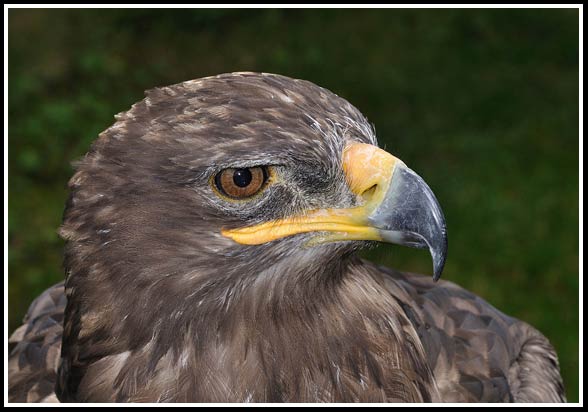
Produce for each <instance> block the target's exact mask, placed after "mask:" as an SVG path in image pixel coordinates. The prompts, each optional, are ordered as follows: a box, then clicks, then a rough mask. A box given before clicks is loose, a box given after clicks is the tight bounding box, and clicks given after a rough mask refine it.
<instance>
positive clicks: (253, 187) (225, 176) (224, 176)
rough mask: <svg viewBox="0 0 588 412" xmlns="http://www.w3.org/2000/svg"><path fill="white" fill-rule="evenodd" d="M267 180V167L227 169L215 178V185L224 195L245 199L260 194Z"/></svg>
mask: <svg viewBox="0 0 588 412" xmlns="http://www.w3.org/2000/svg"><path fill="white" fill-rule="evenodd" d="M267 178H268V171H267V167H265V166H257V167H247V168H240V169H225V170H223V171H222V172H220V173H219V174H217V175H216V176H215V177H214V183H215V185H216V187H217V189H218V190H219V191H220V192H221V193H222V194H223V195H226V196H228V197H231V198H234V199H245V198H247V197H251V196H253V195H255V194H256V193H257V192H259V191H260V190H261V188H262V187H263V185H264V183H265V182H266V181H267Z"/></svg>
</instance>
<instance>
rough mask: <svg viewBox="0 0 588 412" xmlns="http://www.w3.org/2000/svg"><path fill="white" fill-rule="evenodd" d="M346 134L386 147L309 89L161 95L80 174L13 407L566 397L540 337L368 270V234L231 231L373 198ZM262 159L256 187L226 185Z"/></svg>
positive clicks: (420, 284)
mask: <svg viewBox="0 0 588 412" xmlns="http://www.w3.org/2000/svg"><path fill="white" fill-rule="evenodd" d="M353 143H363V144H369V145H375V144H376V140H375V136H374V133H373V130H372V128H371V127H370V125H369V124H368V123H367V121H366V120H365V118H364V117H363V116H362V115H361V113H359V111H357V109H355V108H354V107H353V106H351V105H350V104H349V103H348V102H346V101H345V100H344V99H342V98H340V97H338V96H336V95H334V94H333V93H331V92H329V91H327V90H325V89H322V88H320V87H318V86H315V85H313V84H312V83H309V82H306V81H300V80H293V79H289V78H286V77H283V76H277V75H269V74H255V73H234V74H227V75H221V76H215V77H210V78H206V79H200V80H195V81H189V82H185V83H181V84H178V85H174V86H170V87H165V88H159V89H154V90H151V91H149V92H148V93H147V98H146V99H144V100H143V101H141V102H139V103H137V104H135V105H134V106H133V107H132V108H131V110H129V111H128V112H126V113H123V114H120V115H118V116H117V122H116V123H115V124H114V125H113V126H112V127H110V128H109V129H107V130H106V131H105V132H103V133H102V134H101V135H100V137H99V139H98V140H97V141H96V142H95V143H94V144H93V146H92V148H91V150H90V152H89V153H88V155H86V157H85V158H84V159H82V160H81V161H80V162H79V163H78V164H77V172H76V174H75V175H74V177H73V178H72V179H71V181H70V189H71V195H70V199H69V201H68V204H67V207H66V211H65V214H64V221H63V226H62V228H61V231H60V234H61V236H62V237H63V238H64V239H65V240H66V241H67V244H66V250H65V260H64V266H65V269H66V280H65V284H63V283H62V284H59V285H56V286H54V287H53V288H51V289H49V290H47V291H46V292H45V293H43V294H42V295H41V296H39V297H38V298H37V300H35V302H34V303H33V304H32V306H31V308H30V309H29V312H28V314H27V316H26V318H25V321H24V325H23V326H21V327H20V328H19V329H18V330H17V331H16V332H14V334H13V335H12V337H11V341H12V342H16V343H17V345H16V347H15V348H14V350H13V351H12V353H11V355H10V360H9V361H10V364H9V398H10V401H12V402H41V401H56V400H57V399H59V400H60V401H64V402H69V401H79V402H85V401H94V402H111V401H115V402H125V401H132V402H226V401H229V402H357V401H361V402H382V401H384V402H563V401H565V398H564V395H563V386H562V381H561V377H560V374H559V367H558V362H557V356H556V354H555V352H554V350H553V348H552V347H551V345H550V344H549V342H548V341H547V339H546V338H545V337H544V336H542V335H541V334H540V333H539V332H537V331H536V330H535V329H533V328H532V327H531V326H529V325H527V324H526V323H524V322H521V321H519V320H516V319H513V318H511V317H508V316H506V315H504V314H502V313H501V312H499V311H498V310H496V309H495V308H493V307H492V306H491V305H489V304H488V303H486V302H485V301H484V300H482V299H481V298H479V297H477V296H475V295H473V294H472V293H470V292H467V291H465V290H464V289H462V288H460V287H459V286H457V285H455V284H453V283H451V282H447V281H439V282H434V281H433V280H432V279H430V278H429V277H425V276H421V275H415V274H408V273H400V272H396V271H393V270H390V269H387V268H384V267H379V266H376V265H374V264H372V263H369V262H366V261H363V260H361V259H359V258H358V257H356V256H355V254H354V253H355V251H356V250H357V249H359V248H361V247H363V246H365V245H366V244H367V243H368V242H366V241H361V240H347V241H336V242H324V243H318V244H315V243H312V242H311V243H309V241H313V240H316V239H317V234H316V233H312V232H300V233H296V234H294V235H291V236H283V237H281V238H278V239H276V240H272V241H268V242H263V243H260V244H241V243H240V242H239V241H236V240H234V239H231V238H230V237H228V236H225V235H223V230H224V229H226V228H237V229H239V228H247V227H251V226H256V225H260V224H263V223H264V222H277V221H280V219H286V218H289V217H291V216H297V217H300V218H301V219H302V218H305V217H306V216H308V215H309V212H310V211H314V210H330V209H333V208H334V209H338V210H340V209H345V208H353V207H357V206H358V205H361V204H362V201H364V200H365V199H368V200H369V198H367V197H365V198H364V197H361V196H356V195H355V191H354V190H353V188H350V184H349V182H348V181H347V180H346V177H345V176H346V173H348V171H347V170H345V171H344V169H345V165H346V163H344V160H343V159H342V153H343V152H344V149H345V148H346V147H348V146H349V145H350V144H353ZM265 165H269V166H271V168H272V169H271V170H272V175H271V177H270V178H269V180H268V182H267V183H266V186H265V187H264V189H263V190H262V191H260V193H259V194H258V195H255V196H252V197H251V198H247V199H245V200H235V199H228V198H227V197H226V196H223V195H222V194H220V195H219V193H218V191H217V190H216V189H215V186H214V181H215V180H214V176H215V175H217V174H218V173H219V172H221V171H223V170H226V169H230V168H237V169H238V168H240V170H241V169H243V170H244V169H247V168H251V167H261V166H263V167H265ZM235 182H237V180H235ZM237 183H238V182H237ZM362 199H363V200H362ZM329 208H330V209H329ZM403 224H408V223H406V222H404V223H403ZM386 229H390V228H388V227H386ZM443 236H444V231H443ZM402 241H403V242H406V244H410V245H412V246H422V245H423V243H420V244H419V243H418V242H417V241H415V240H414V239H413V238H411V242H412V243H410V242H408V241H406V239H403V240H402ZM429 247H431V246H430V245H429ZM434 258H435V255H434ZM440 265H441V267H442V261H441V263H440Z"/></svg>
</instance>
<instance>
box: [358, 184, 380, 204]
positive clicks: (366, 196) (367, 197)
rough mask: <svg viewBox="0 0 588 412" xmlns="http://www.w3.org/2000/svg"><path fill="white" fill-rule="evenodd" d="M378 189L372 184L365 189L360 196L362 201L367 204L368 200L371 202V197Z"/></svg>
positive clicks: (376, 185)
mask: <svg viewBox="0 0 588 412" xmlns="http://www.w3.org/2000/svg"><path fill="white" fill-rule="evenodd" d="M377 188H378V184H377V183H376V184H374V185H372V186H370V187H369V188H367V189H366V190H364V191H363V193H362V194H361V195H360V196H361V198H362V199H363V201H364V202H369V201H370V200H372V197H373V196H374V193H376V189H377Z"/></svg>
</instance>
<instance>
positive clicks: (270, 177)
mask: <svg viewBox="0 0 588 412" xmlns="http://www.w3.org/2000/svg"><path fill="white" fill-rule="evenodd" d="M256 167H259V168H263V169H265V171H264V175H266V174H267V177H266V178H265V181H264V182H263V184H262V185H261V187H260V189H259V190H258V191H257V192H256V193H254V194H252V195H251V196H248V197H243V198H238V197H231V196H230V195H228V194H227V193H224V189H223V188H219V187H217V182H216V178H217V176H218V175H219V174H220V173H222V172H223V171H225V170H229V169H251V168H256ZM275 182H276V171H275V166H273V165H259V166H246V167H231V166H227V167H223V168H222V169H220V170H218V171H216V172H214V173H212V174H211V175H210V176H209V178H208V184H209V186H210V187H211V188H212V190H213V192H214V193H215V194H216V195H217V196H218V197H220V198H221V199H223V200H225V201H229V202H232V203H241V202H248V201H250V200H252V199H255V198H258V197H259V196H261V195H262V194H263V193H264V192H265V191H266V190H267V189H268V188H269V187H270V186H271V185H272V184H273V183H275Z"/></svg>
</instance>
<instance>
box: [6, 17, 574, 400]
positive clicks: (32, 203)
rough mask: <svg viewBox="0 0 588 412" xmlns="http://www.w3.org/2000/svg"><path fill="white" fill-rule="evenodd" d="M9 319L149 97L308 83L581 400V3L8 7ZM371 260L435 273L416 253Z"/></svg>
mask: <svg viewBox="0 0 588 412" xmlns="http://www.w3.org/2000/svg"><path fill="white" fill-rule="evenodd" d="M8 68H9V199H8V206H9V214H8V218H9V257H8V259H9V309H10V312H9V328H10V330H13V329H14V328H16V327H17V325H18V324H19V322H20V321H21V319H22V317H23V315H24V313H25V311H26V309H27V307H28V305H29V304H30V303H31V301H32V299H33V298H34V297H35V296H36V295H37V294H39V293H40V292H41V291H42V290H44V289H45V288H46V287H48V286H50V285H51V284H53V283H55V282H57V281H59V280H60V279H62V278H63V274H62V271H61V257H62V246H63V242H62V241H61V240H60V239H59V238H58V236H57V234H56V230H57V228H58V226H59V224H60V221H61V213H62V210H63V205H64V202H65V199H66V196H67V190H66V184H67V180H68V179H69V177H70V176H71V174H72V168H71V166H70V162H71V161H73V160H75V159H77V158H79V157H80V156H82V155H83V154H84V153H85V152H86V151H87V149H88V148H89V145H90V142H91V141H92V140H94V139H95V138H96V137H97V135H98V133H99V132H100V131H102V130H104V129H105V128H106V127H108V126H109V125H111V124H112V123H113V121H114V120H113V115H114V114H115V113H118V112H120V111H124V110H127V109H128V108H129V107H130V105H131V104H132V103H134V102H135V101H137V100H140V99H141V98H142V97H143V90H145V89H148V88H152V87H155V86H163V85H168V84H173V83H177V82H181V81H184V80H188V79H194V78H198V77H202V76H207V75H212V74H218V73H223V72H231V71H242V70H253V71H265V72H273V73H279V74H284V75H287V76H291V77H296V78H303V79H306V80H310V81H313V82H315V83H317V84H319V85H321V86H323V87H326V88H328V89H331V90H332V91H334V92H335V93H337V94H339V95H341V96H343V97H345V98H346V99H347V100H349V101H350V102H351V103H352V104H354V105H355V106H356V107H358V108H359V109H360V110H361V111H362V112H363V113H364V114H365V115H366V116H367V117H368V118H369V119H370V121H371V122H373V123H374V124H375V125H376V129H377V135H378V137H379V140H380V143H381V145H382V146H384V147H386V148H387V150H389V151H390V152H392V153H394V154H395V155H397V156H398V157H400V158H401V159H403V160H404V161H405V162H406V163H407V164H408V165H409V166H410V167H411V168H413V169H414V170H415V171H417V172H418V173H419V174H420V175H421V176H422V177H423V178H424V179H425V180H426V181H427V182H428V183H429V185H430V186H431V188H432V189H433V191H434V192H435V193H436V195H437V197H438V199H439V202H440V203H441V205H442V207H443V209H444V211H445V215H446V218H447V224H448V231H449V253H448V260H447V265H446V269H445V272H444V274H443V277H444V278H445V279H447V280H452V281H455V282H457V283H459V284H461V285H462V286H464V287H466V288H468V289H470V290H472V291H474V292H475V293H477V294H479V295H481V296H482V297H484V298H485V299H486V300H488V301H489V302H490V303H492V304H494V305H495V306H496V307H498V308H499V309H500V310H502V311H504V312H506V313H508V314H510V315H512V316H515V317H518V318H520V319H523V320H525V321H527V322H529V323H531V324H532V325H534V326H535V327H537V328H538V329H539V330H540V331H542V332H543V333H544V334H545V335H546V336H547V337H548V338H549V339H550V340H551V341H552V343H553V344H554V346H555V347H556V349H557V351H558V353H559V356H560V361H561V368H562V372H563V377H564V382H565V384H566V387H567V394H568V399H569V400H570V401H577V400H578V372H579V371H578V293H579V292H578V278H579V268H578V250H579V236H578V235H579V233H578V232H579V231H578V192H579V190H578V188H579V181H578V174H579V173H578V172H579V167H578V162H579V154H578V11H577V10H553V9H543V10H542V9H536V10H233V9H224V10H89V9H88V10H14V9H12V10H10V11H9V67H8ZM364 255H365V256H366V257H368V258H369V259H371V260H373V261H376V262H379V263H382V264H385V265H388V266H392V267H396V268H398V269H403V270H409V271H414V272H422V273H430V271H431V266H430V259H429V257H428V256H427V255H426V252H423V251H415V250H410V249H403V248H399V247H393V246H381V247H379V248H377V249H374V250H371V251H367V252H365V253H364Z"/></svg>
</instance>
